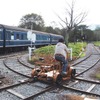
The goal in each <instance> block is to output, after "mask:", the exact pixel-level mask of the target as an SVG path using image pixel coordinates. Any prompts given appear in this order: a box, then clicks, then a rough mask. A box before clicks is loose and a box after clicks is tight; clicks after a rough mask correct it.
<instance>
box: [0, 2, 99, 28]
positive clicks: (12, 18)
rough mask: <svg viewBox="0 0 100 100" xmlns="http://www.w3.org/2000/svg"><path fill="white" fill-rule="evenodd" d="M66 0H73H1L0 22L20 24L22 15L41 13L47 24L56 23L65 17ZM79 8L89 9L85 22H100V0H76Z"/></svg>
mask: <svg viewBox="0 0 100 100" xmlns="http://www.w3.org/2000/svg"><path fill="white" fill-rule="evenodd" d="M66 2H71V0H0V24H6V25H14V26H17V25H18V24H19V21H20V19H21V18H22V16H24V15H26V14H31V13H35V14H39V15H41V16H42V18H43V20H44V21H45V24H46V25H54V24H53V23H52V21H55V22H58V17H57V15H56V14H55V13H57V14H58V15H59V16H61V17H63V18H64V14H65V8H66V6H67V4H66ZM75 8H76V9H77V10H81V11H82V10H84V11H88V16H87V18H86V21H85V24H87V25H95V24H100V0H76V4H75Z"/></svg>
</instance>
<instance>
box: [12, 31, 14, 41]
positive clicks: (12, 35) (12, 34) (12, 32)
mask: <svg viewBox="0 0 100 100" xmlns="http://www.w3.org/2000/svg"><path fill="white" fill-rule="evenodd" d="M11 40H14V33H13V32H11Z"/></svg>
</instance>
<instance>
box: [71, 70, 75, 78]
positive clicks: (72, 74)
mask: <svg viewBox="0 0 100 100" xmlns="http://www.w3.org/2000/svg"><path fill="white" fill-rule="evenodd" d="M75 74H76V69H72V73H71V78H74V77H75Z"/></svg>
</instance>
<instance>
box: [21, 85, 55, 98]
mask: <svg viewBox="0 0 100 100" xmlns="http://www.w3.org/2000/svg"><path fill="white" fill-rule="evenodd" d="M52 88H54V86H48V87H47V88H46V89H43V90H42V91H41V92H38V93H36V94H34V95H31V96H29V97H26V98H25V99H23V100H30V99H33V98H34V97H36V96H38V95H40V94H43V93H45V92H47V91H49V90H50V89H52Z"/></svg>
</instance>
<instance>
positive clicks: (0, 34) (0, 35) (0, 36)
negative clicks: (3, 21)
mask: <svg viewBox="0 0 100 100" xmlns="http://www.w3.org/2000/svg"><path fill="white" fill-rule="evenodd" d="M2 33H3V30H2V29H0V40H2Z"/></svg>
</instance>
